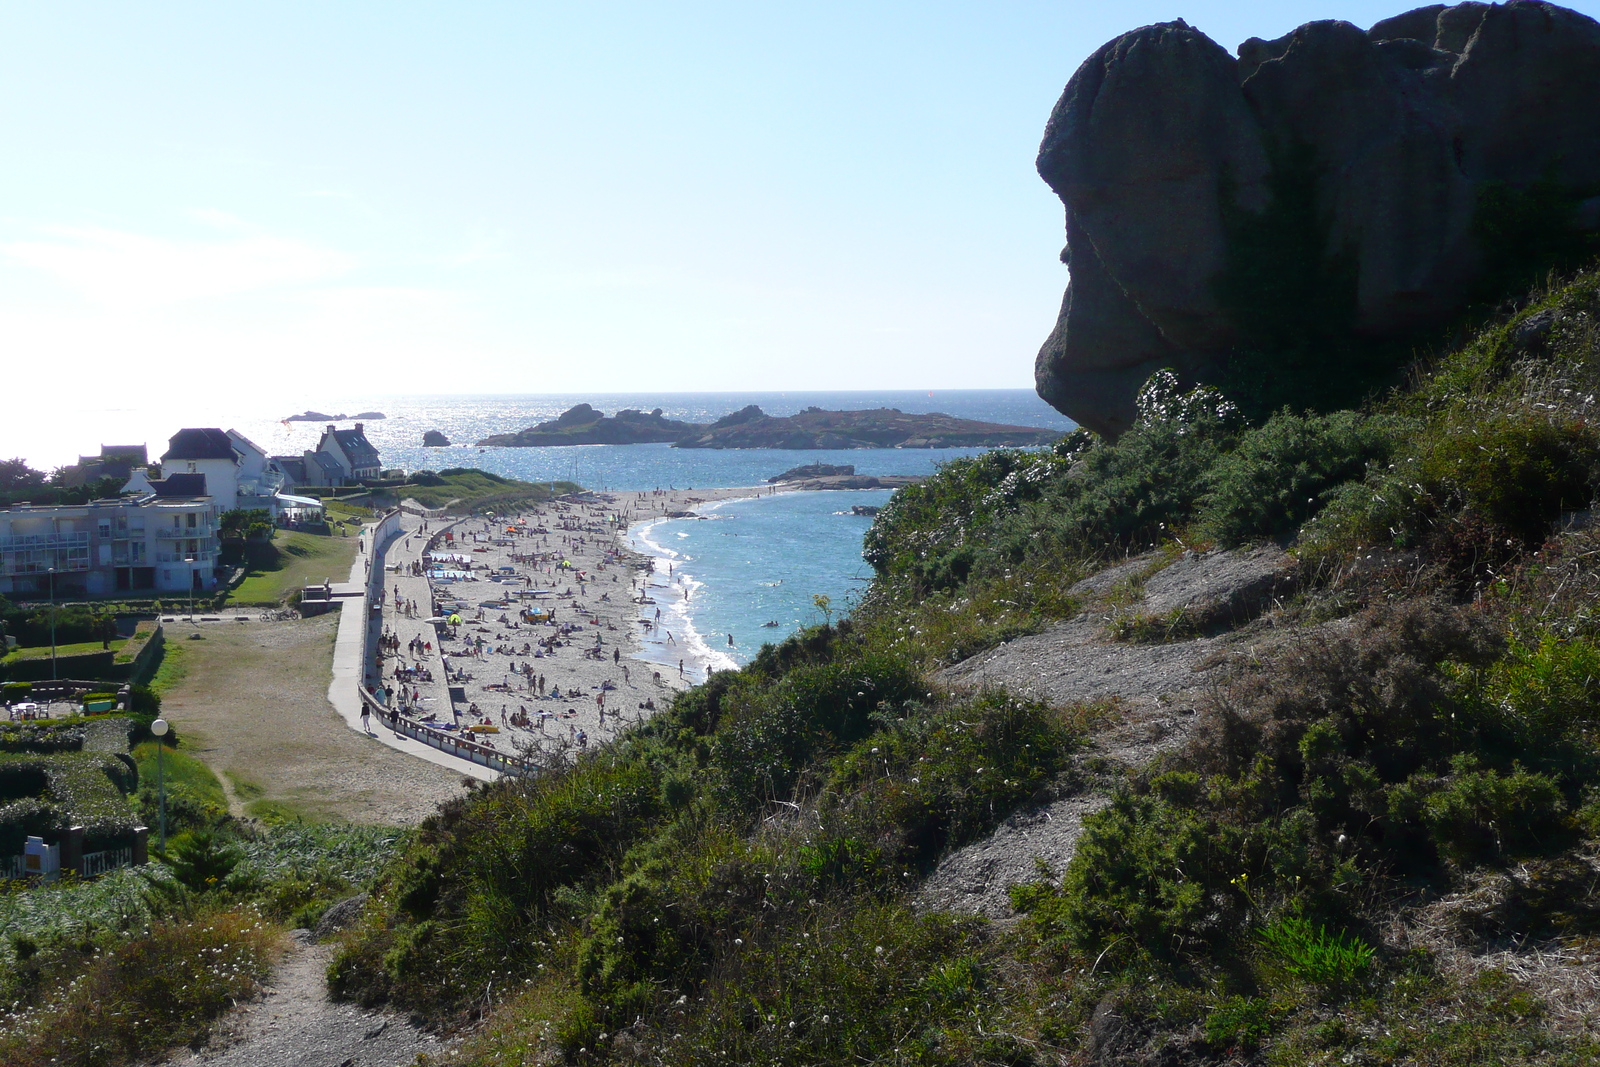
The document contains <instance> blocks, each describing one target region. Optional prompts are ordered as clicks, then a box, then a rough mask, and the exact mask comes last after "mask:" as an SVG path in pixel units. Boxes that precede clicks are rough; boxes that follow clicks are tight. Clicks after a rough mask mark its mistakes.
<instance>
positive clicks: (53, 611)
mask: <svg viewBox="0 0 1600 1067" xmlns="http://www.w3.org/2000/svg"><path fill="white" fill-rule="evenodd" d="M50 680H51V681H52V682H53V681H55V680H56V569H55V568H54V567H51V568H50Z"/></svg>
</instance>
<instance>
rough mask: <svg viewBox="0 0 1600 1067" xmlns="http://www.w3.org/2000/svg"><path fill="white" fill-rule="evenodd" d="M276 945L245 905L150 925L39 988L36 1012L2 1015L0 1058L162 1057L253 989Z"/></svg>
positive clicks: (32, 1061) (97, 1060) (30, 1062)
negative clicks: (66, 977)
mask: <svg viewBox="0 0 1600 1067" xmlns="http://www.w3.org/2000/svg"><path fill="white" fill-rule="evenodd" d="M276 949H277V935H276V933H275V932H273V931H272V930H271V929H270V928H268V927H267V926H265V924H263V923H261V922H260V921H259V919H257V918H256V917H255V916H254V915H252V914H250V913H248V912H242V913H228V912H221V913H214V914H208V915H203V916H201V917H199V918H195V919H193V920H189V921H180V922H161V923H157V924H155V925H154V926H153V927H152V928H151V929H150V931H149V932H148V933H145V934H142V935H141V936H136V937H133V938H130V939H128V940H126V941H123V942H122V943H120V944H118V945H116V946H115V947H114V948H113V949H112V950H111V951H109V952H106V953H104V954H103V955H100V956H99V957H97V958H95V959H93V960H91V961H89V962H88V964H87V966H86V967H85V968H84V969H83V970H82V971H81V973H80V974H75V975H73V977H72V978H71V979H70V980H63V981H61V982H60V983H59V984H58V985H55V986H53V987H50V988H46V989H44V990H42V991H41V992H40V994H39V998H38V999H39V1005H38V1007H37V1008H35V1010H33V1011H31V1012H28V1013H26V1014H24V1015H21V1016H15V1015H12V1016H7V1017H5V1018H4V1019H0V1061H3V1062H5V1063H6V1064H8V1065H12V1067H45V1065H47V1064H53V1065H58V1067H60V1065H67V1067H109V1065H117V1064H127V1063H133V1062H144V1061H146V1060H147V1059H149V1058H150V1057H154V1056H158V1055H162V1054H165V1053H167V1052H168V1051H169V1050H170V1049H171V1048H172V1047H174V1046H176V1045H179V1044H182V1043H185V1042H188V1041H191V1040H194V1039H195V1038H197V1037H199V1036H200V1035H202V1034H204V1033H205V1031H206V1027H207V1025H208V1024H209V1023H210V1021H211V1020H212V1019H214V1018H216V1017H217V1016H219V1015H221V1014H222V1013H223V1012H225V1011H227V1010H228V1009H229V1008H231V1007H233V1006H234V1005H235V1004H238V1003H239V1002H241V1001H243V1000H245V999H247V998H248V997H250V996H251V995H252V994H254V993H255V992H256V991H257V990H258V989H259V988H260V982H261V981H262V980H263V979H264V978H265V977H266V975H267V972H268V969H269V967H270V964H271V960H272V956H273V955H274V953H275V951H276Z"/></svg>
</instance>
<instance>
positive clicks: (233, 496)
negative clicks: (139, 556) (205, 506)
mask: <svg viewBox="0 0 1600 1067" xmlns="http://www.w3.org/2000/svg"><path fill="white" fill-rule="evenodd" d="M161 473H162V475H163V476H164V477H170V476H172V475H174V474H201V475H204V476H205V479H206V489H207V493H208V495H209V496H210V497H211V498H212V499H213V500H215V501H216V502H217V506H218V507H219V508H221V509H222V510H223V511H230V510H232V509H234V508H262V509H265V510H266V511H269V512H271V513H272V515H273V516H274V517H276V516H277V514H278V510H279V506H278V502H277V499H276V498H277V494H278V491H279V490H280V489H282V488H283V484H284V475H283V471H282V469H281V468H280V467H279V466H278V464H277V463H276V462H275V461H274V460H273V459H272V457H271V456H269V455H267V453H266V450H265V449H263V448H261V447H260V446H259V445H257V444H256V443H255V442H254V441H251V440H250V439H249V438H248V437H246V436H245V435H244V434H242V433H240V432H239V431H238V430H228V431H226V432H224V431H222V430H220V429H217V428H216V427H202V428H189V429H183V430H179V431H178V432H177V433H175V434H173V435H172V437H171V438H170V439H169V441H168V443H167V450H166V452H164V453H163V454H162V456H161ZM142 481H143V483H144V484H146V485H147V484H149V479H148V474H146V475H145V476H144V478H143V479H142ZM140 488H141V479H139V478H130V479H129V481H128V484H127V486H125V487H124V490H123V491H124V492H130V491H137V490H138V489H140Z"/></svg>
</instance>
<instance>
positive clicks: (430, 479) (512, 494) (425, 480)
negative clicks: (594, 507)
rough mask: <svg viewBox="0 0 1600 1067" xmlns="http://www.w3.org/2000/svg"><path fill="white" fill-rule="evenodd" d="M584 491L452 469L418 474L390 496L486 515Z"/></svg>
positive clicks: (568, 485)
mask: <svg viewBox="0 0 1600 1067" xmlns="http://www.w3.org/2000/svg"><path fill="white" fill-rule="evenodd" d="M581 491H582V487H581V486H579V485H578V484H577V483H576V482H569V481H549V482H524V481H519V480H518V479H516V478H507V477H504V476H503V475H499V474H491V473H489V472H488V471H482V470H477V469H476V468H471V467H448V468H446V469H444V470H442V471H438V472H434V471H417V472H416V473H415V474H413V475H412V476H411V483H410V484H409V485H407V486H405V487H404V488H402V489H398V490H394V491H392V493H391V494H390V495H392V496H394V497H395V498H396V499H398V500H414V501H416V502H417V503H418V504H421V505H422V506H423V507H425V508H442V507H449V508H450V509H451V510H452V511H456V512H462V513H468V514H471V513H479V514H482V513H485V512H492V511H497V510H499V511H510V510H513V509H516V508H519V507H524V506H527V505H530V504H539V503H543V502H545V501H547V500H550V499H551V498H552V497H557V496H565V495H566V494H568V493H577V492H581Z"/></svg>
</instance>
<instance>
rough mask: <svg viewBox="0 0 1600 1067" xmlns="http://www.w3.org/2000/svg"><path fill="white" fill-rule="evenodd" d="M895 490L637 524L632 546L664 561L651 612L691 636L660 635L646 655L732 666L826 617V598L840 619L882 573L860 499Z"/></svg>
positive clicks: (752, 501) (744, 502) (719, 507)
mask: <svg viewBox="0 0 1600 1067" xmlns="http://www.w3.org/2000/svg"><path fill="white" fill-rule="evenodd" d="M891 495H893V494H892V493H891V492H890V491H888V490H883V489H866V490H857V491H848V492H838V491H827V492H798V493H779V494H777V495H776V496H764V497H759V498H744V499H735V500H727V501H722V502H720V503H717V504H711V505H706V506H704V507H702V508H700V509H698V511H699V513H700V514H702V515H703V516H704V517H703V518H696V519H659V520H656V521H654V522H649V523H641V524H639V525H637V526H635V527H634V528H633V529H632V530H630V531H629V547H631V548H633V549H634V550H635V551H638V552H643V553H645V554H647V555H652V556H654V557H656V560H657V565H656V574H655V576H654V579H653V587H652V595H653V597H654V599H655V600H656V604H655V605H653V606H651V607H647V608H646V609H645V611H644V616H645V617H647V618H648V617H653V612H654V611H655V610H660V611H661V619H660V625H661V627H662V628H663V630H664V631H671V632H673V633H674V634H675V636H679V637H681V638H682V639H681V640H679V641H677V642H676V643H675V645H672V646H669V645H667V644H666V641H665V638H659V639H658V640H657V641H655V642H652V643H650V644H649V645H648V646H647V648H646V650H645V657H644V658H647V659H652V660H655V661H656V662H660V663H665V664H667V665H668V666H674V665H675V664H676V662H677V660H678V659H680V658H683V659H685V660H686V663H687V664H689V665H693V666H695V667H697V668H700V669H702V670H703V669H704V668H705V667H711V668H712V669H715V670H725V669H728V668H731V667H736V666H740V665H742V664H745V663H748V662H749V661H750V658H751V657H752V656H754V655H755V653H756V652H757V651H758V650H759V649H760V647H761V645H762V644H764V643H766V642H770V641H779V640H782V639H783V638H784V637H787V636H788V635H789V634H791V633H793V632H794V631H795V630H796V629H798V628H799V627H801V626H810V625H815V624H816V623H819V622H823V621H824V619H825V616H824V615H823V613H822V611H821V609H820V608H819V607H818V606H817V604H816V599H815V598H816V597H818V596H825V597H827V598H828V600H829V601H830V602H831V603H830V604H829V610H830V611H831V612H832V613H833V615H834V616H835V617H837V616H842V615H845V614H847V613H848V612H849V610H850V609H851V607H852V606H853V605H854V603H855V601H856V599H857V598H858V597H859V596H860V594H861V592H862V591H863V590H864V589H865V588H866V584H867V582H868V581H869V580H870V579H871V577H872V568H871V567H869V566H867V564H866V562H865V561H863V560H862V558H861V539H862V537H863V536H864V535H865V534H866V532H867V528H868V527H870V526H871V525H872V520H871V519H870V518H866V517H863V516H860V515H855V514H852V513H851V510H850V509H851V506H852V505H857V504H867V505H875V506H879V507H881V506H882V505H883V504H886V503H887V502H888V500H889V497H890V496H891ZM669 567H670V570H669ZM679 653H682V655H680V654H679Z"/></svg>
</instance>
